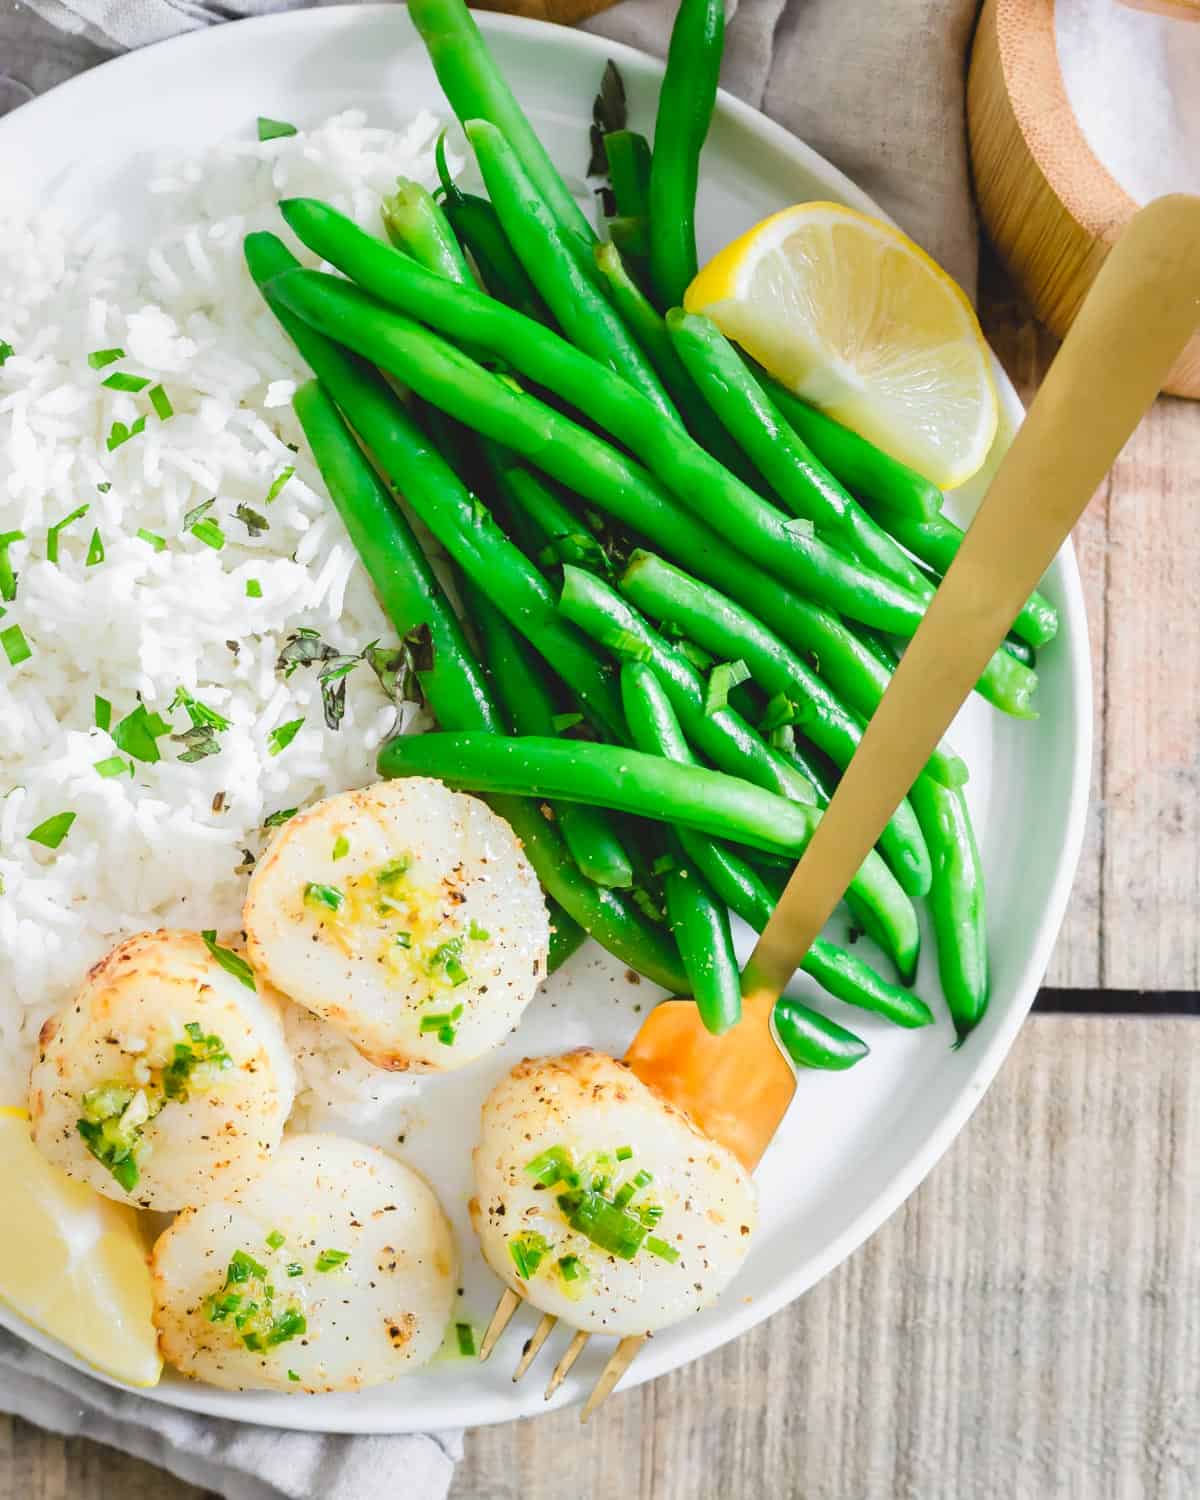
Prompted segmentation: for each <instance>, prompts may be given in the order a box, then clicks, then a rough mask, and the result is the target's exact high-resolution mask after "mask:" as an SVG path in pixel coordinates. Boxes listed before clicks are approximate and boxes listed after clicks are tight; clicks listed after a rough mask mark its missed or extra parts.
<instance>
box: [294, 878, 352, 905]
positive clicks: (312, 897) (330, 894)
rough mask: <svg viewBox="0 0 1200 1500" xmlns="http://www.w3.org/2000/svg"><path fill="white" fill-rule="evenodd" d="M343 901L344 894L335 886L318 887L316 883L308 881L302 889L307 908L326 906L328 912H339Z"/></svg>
mask: <svg viewBox="0 0 1200 1500" xmlns="http://www.w3.org/2000/svg"><path fill="white" fill-rule="evenodd" d="M345 899H346V897H345V894H344V893H343V892H342V891H339V890H338V888H337V886H336V885H318V884H317V882H316V881H313V880H310V881H309V882H308V884H307V885H306V886H305V887H304V901H305V904H306V905H307V906H326V907H328V908H329V910H330V911H341V909H342V903H343V902H344V901H345Z"/></svg>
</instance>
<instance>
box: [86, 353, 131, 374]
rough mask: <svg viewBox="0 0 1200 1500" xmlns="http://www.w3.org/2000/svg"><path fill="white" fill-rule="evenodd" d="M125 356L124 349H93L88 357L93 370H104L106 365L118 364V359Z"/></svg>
mask: <svg viewBox="0 0 1200 1500" xmlns="http://www.w3.org/2000/svg"><path fill="white" fill-rule="evenodd" d="M124 358H125V351H124V349H93V350H92V352H91V353H90V354H89V355H88V357H87V359H88V364H89V365H91V367H92V369H93V370H103V368H104V366H105V365H113V364H116V362H117V360H119V359H124Z"/></svg>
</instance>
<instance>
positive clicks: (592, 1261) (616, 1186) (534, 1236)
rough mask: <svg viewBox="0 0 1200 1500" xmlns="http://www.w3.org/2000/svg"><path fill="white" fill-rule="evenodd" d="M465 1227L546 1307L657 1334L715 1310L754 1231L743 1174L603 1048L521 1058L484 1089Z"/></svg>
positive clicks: (608, 1329)
mask: <svg viewBox="0 0 1200 1500" xmlns="http://www.w3.org/2000/svg"><path fill="white" fill-rule="evenodd" d="M475 1193H476V1196H475V1198H474V1199H473V1200H472V1203H471V1218H472V1222H473V1223H474V1225H475V1229H476V1232H477V1233H478V1235H479V1239H480V1244H481V1246H482V1248H483V1254H484V1258H485V1259H486V1260H487V1262H488V1264H489V1265H490V1266H491V1268H492V1270H493V1271H495V1272H496V1274H497V1275H498V1276H500V1277H501V1278H502V1279H503V1280H504V1281H506V1282H507V1283H508V1285H509V1286H510V1287H512V1288H513V1290H514V1291H517V1292H519V1293H520V1294H521V1296H522V1297H524V1298H526V1299H527V1300H528V1301H529V1302H531V1303H532V1304H533V1305H534V1306H535V1307H537V1308H539V1309H540V1310H541V1311H542V1312H547V1313H554V1314H555V1315H556V1316H558V1317H559V1318H561V1319H562V1320H563V1321H564V1322H566V1323H568V1324H570V1325H572V1326H573V1327H575V1328H580V1329H585V1330H587V1331H588V1332H590V1333H612V1334H618V1335H620V1336H621V1337H624V1336H625V1335H627V1334H637V1333H654V1332H655V1331H657V1330H658V1329H660V1328H666V1327H668V1326H669V1325H670V1324H672V1323H677V1322H679V1321H680V1319H682V1318H685V1317H687V1316H688V1315H689V1314H690V1313H694V1312H698V1311H699V1310H700V1309H701V1308H704V1307H707V1306H708V1305H709V1304H710V1303H712V1302H715V1301H716V1299H717V1297H719V1296H720V1294H721V1292H722V1291H723V1290H724V1288H725V1287H726V1286H727V1285H728V1284H729V1282H730V1281H731V1280H732V1279H733V1277H734V1275H735V1274H736V1272H737V1270H738V1267H739V1266H740V1265H741V1263H742V1260H743V1259H744V1257H745V1255H746V1251H747V1249H748V1248H749V1245H750V1240H751V1236H752V1234H753V1232H754V1226H755V1218H756V1208H755V1193H754V1184H753V1182H752V1181H751V1179H750V1176H749V1174H748V1173H747V1172H746V1170H745V1168H744V1167H743V1166H742V1165H741V1163H740V1162H739V1161H738V1160H737V1158H736V1157H735V1156H734V1155H733V1154H732V1153H731V1152H730V1151H728V1150H727V1149H726V1148H725V1147H724V1146H720V1145H717V1144H716V1142H714V1141H712V1140H710V1139H709V1138H708V1137H707V1136H705V1135H703V1134H701V1132H700V1131H699V1130H697V1129H696V1128H695V1126H694V1125H692V1124H691V1122H690V1121H689V1120H688V1119H687V1117H686V1116H685V1115H683V1114H681V1113H680V1111H679V1110H677V1109H675V1108H674V1107H673V1106H672V1105H670V1104H668V1103H667V1102H666V1101H665V1100H663V1099H661V1098H660V1097H659V1096H658V1095H657V1094H655V1093H654V1092H653V1091H652V1090H651V1089H649V1088H647V1086H646V1085H645V1084H644V1083H642V1082H641V1080H640V1079H639V1078H638V1077H637V1076H636V1075H635V1074H634V1073H633V1072H631V1070H630V1069H629V1068H628V1067H627V1066H626V1065H625V1064H624V1063H620V1062H617V1061H615V1060H614V1059H613V1058H611V1057H608V1056H606V1055H605V1054H604V1053H602V1052H591V1051H587V1050H581V1051H578V1052H568V1053H567V1054H566V1055H565V1056H562V1057H547V1058H540V1059H535V1060H526V1061H525V1062H522V1063H520V1064H519V1065H518V1066H517V1067H516V1068H514V1069H513V1071H512V1072H511V1073H509V1074H508V1075H507V1077H505V1078H503V1079H502V1080H501V1081H500V1082H499V1083H498V1084H497V1085H496V1087H495V1088H494V1089H493V1090H492V1092H491V1094H490V1095H489V1096H488V1098H487V1100H486V1101H485V1103H484V1106H483V1134H482V1137H481V1139H480V1143H479V1145H478V1146H477V1147H476V1150H475Z"/></svg>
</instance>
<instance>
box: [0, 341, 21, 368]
mask: <svg viewBox="0 0 1200 1500" xmlns="http://www.w3.org/2000/svg"><path fill="white" fill-rule="evenodd" d="M16 352H17V351H16V350H15V349H14V348H13V346H12V345H11V344H10V343H9V342H8V341H7V340H6V339H0V366H3V365H6V364H7V363H8V361H9V360H10V359H11V358H12V357H13V355H14V354H15V353H16Z"/></svg>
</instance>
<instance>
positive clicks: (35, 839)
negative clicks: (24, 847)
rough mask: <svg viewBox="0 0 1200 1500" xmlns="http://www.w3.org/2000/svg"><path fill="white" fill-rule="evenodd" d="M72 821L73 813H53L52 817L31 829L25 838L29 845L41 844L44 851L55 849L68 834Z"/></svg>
mask: <svg viewBox="0 0 1200 1500" xmlns="http://www.w3.org/2000/svg"><path fill="white" fill-rule="evenodd" d="M74 821H75V814H74V813H73V812H60V813H55V814H54V816H53V817H51V818H47V819H46V821H45V822H44V823H39V824H38V826H37V827H36V828H33V829H31V830H30V831H29V832H28V833H27V834H26V835H25V837H26V838H27V839H28V840H29V842H30V843H31V844H41V845H42V846H43V848H46V849H57V848H58V846H59V844H61V843H62V841H63V839H65V838H66V836H67V834H68V833H70V831H71V824H72V823H73V822H74Z"/></svg>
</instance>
